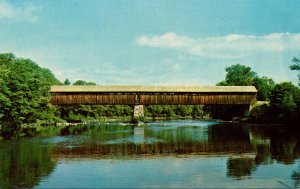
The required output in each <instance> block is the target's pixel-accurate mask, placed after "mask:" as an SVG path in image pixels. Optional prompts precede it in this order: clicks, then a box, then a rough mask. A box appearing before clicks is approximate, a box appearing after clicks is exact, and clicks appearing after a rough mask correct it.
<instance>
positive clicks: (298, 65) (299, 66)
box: [290, 57, 300, 86]
mask: <svg viewBox="0 0 300 189" xmlns="http://www.w3.org/2000/svg"><path fill="white" fill-rule="evenodd" d="M292 61H293V62H294V64H292V65H290V69H291V70H296V71H298V72H299V73H298V79H299V83H298V85H299V86H300V59H299V58H296V57H293V59H292Z"/></svg>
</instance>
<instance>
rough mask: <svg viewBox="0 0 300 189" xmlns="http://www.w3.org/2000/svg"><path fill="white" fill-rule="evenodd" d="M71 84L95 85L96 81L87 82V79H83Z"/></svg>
mask: <svg viewBox="0 0 300 189" xmlns="http://www.w3.org/2000/svg"><path fill="white" fill-rule="evenodd" d="M73 85H96V83H94V82H91V81H89V82H87V81H83V80H77V81H75V82H74V83H73Z"/></svg>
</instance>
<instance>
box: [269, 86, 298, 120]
mask: <svg viewBox="0 0 300 189" xmlns="http://www.w3.org/2000/svg"><path fill="white" fill-rule="evenodd" d="M270 114H271V115H273V116H274V119H276V120H277V121H279V122H293V121H295V119H296V120H300V89H299V88H297V87H296V86H294V85H293V84H292V83H291V82H282V83H279V84H276V86H275V87H274V89H273V90H272V92H271V95H270Z"/></svg>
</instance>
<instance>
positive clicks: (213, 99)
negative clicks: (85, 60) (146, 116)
mask: <svg viewBox="0 0 300 189" xmlns="http://www.w3.org/2000/svg"><path fill="white" fill-rule="evenodd" d="M253 99H256V93H244V92H243V93H190V94H187V93H182V94H180V93H164V94H158V93H131V94H130V93H128V94H120V93H53V94H52V99H51V103H52V104H56V105H68V104H69V105H71V104H99V105H133V104H142V105H164V104H165V105H173V104H174V105H176V104H182V105H185V104H191V105H193V104H195V105H196V104H250V103H251V101H252V100H253Z"/></svg>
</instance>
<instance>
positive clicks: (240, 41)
mask: <svg viewBox="0 0 300 189" xmlns="http://www.w3.org/2000/svg"><path fill="white" fill-rule="evenodd" d="M136 42H137V43H138V44H139V45H141V46H146V47H152V48H165V49H174V50H177V51H180V52H184V53H188V54H190V55H193V56H196V57H200V58H208V59H223V60H224V59H237V58H238V59H243V58H246V57H247V56H251V55H253V54H256V53H280V52H283V51H290V50H294V51H295V50H298V51H299V50H300V45H299V44H300V34H290V33H272V34H269V35H262V36H255V35H239V34H230V35H226V36H220V37H207V38H199V39H195V38H191V37H187V36H180V35H177V34H176V33H166V34H163V35H158V36H146V35H143V36H140V37H139V38H138V39H137V40H136Z"/></svg>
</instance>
